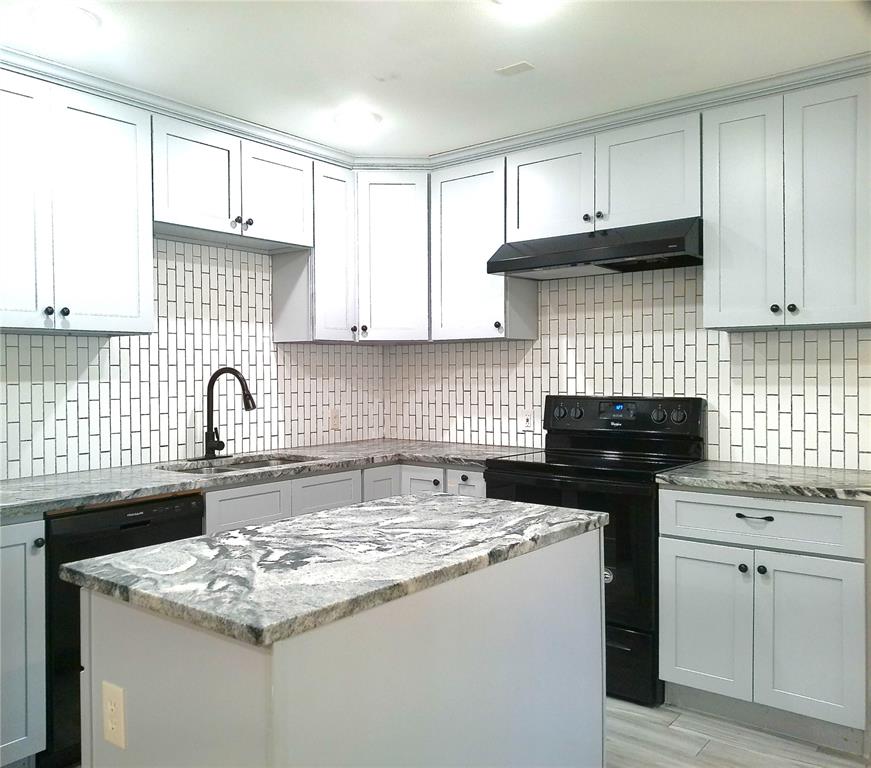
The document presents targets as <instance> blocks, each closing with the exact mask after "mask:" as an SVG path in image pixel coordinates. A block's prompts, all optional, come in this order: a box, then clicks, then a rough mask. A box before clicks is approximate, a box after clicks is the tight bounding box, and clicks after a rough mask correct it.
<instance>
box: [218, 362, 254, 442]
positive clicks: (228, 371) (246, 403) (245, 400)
mask: <svg viewBox="0 0 871 768" xmlns="http://www.w3.org/2000/svg"><path fill="white" fill-rule="evenodd" d="M224 375H228V376H234V377H235V378H236V379H237V381H238V382H239V386H240V387H241V389H242V406H243V407H244V408H245V410H246V411H253V410H254V409H255V408H256V407H257V405H256V404H255V403H254V398H253V397H252V396H251V390H250V389H248V382H247V381H245V377H244V376H243V375H242V374H241V373H239V371H237V370H236V369H235V368H229V367H227V366H224V367H223V368H218V370H217V371H215V372H214V373H213V374H212V377H211V378H210V379H209V384H208V386H207V387H206V456H205V457H206V458H207V459H214V458H215V457H216V453H217V451H223V450H224V441H223V440H221V438H220V435H219V434H218V430H217V428H216V427H215V383H216V382H217V381H218V379H219V378H221V376H224Z"/></svg>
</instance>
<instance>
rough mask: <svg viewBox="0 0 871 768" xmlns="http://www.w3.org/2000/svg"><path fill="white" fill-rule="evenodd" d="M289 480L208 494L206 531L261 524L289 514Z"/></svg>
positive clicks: (219, 530) (211, 531)
mask: <svg viewBox="0 0 871 768" xmlns="http://www.w3.org/2000/svg"><path fill="white" fill-rule="evenodd" d="M290 510H291V499H290V481H289V480H281V481H278V482H276V483H260V484H259V485H248V486H245V487H244V488H227V489H223V490H219V491H209V492H208V493H206V533H207V534H213V533H220V532H221V531H228V530H232V529H233V528H241V527H242V526H245V525H260V524H261V523H269V522H273V521H275V520H282V519H284V518H286V517H290Z"/></svg>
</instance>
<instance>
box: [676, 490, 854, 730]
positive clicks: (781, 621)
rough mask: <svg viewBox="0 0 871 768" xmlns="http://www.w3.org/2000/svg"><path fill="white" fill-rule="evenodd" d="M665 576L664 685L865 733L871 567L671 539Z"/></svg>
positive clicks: (762, 550)
mask: <svg viewBox="0 0 871 768" xmlns="http://www.w3.org/2000/svg"><path fill="white" fill-rule="evenodd" d="M742 501H743V502H745V503H746V502H747V499H743V500H742ZM659 572H660V583H659V590H660V598H659V599H660V652H659V664H660V677H661V678H662V679H663V680H666V681H669V682H673V683H679V684H681V685H686V686H691V687H694V688H699V689H701V690H705V691H710V692H712V693H719V694H723V695H726V696H731V697H733V698H736V699H743V700H745V701H753V702H756V703H758V704H765V705H768V706H771V707H776V708H778V709H782V710H787V711H789V712H795V713H797V714H800V715H805V716H808V717H814V718H817V719H820V720H825V721H828V722H831V723H837V724H840V725H845V726H849V727H851V728H858V729H862V728H864V727H865V696H866V690H865V686H866V659H865V653H866V649H865V610H866V608H865V605H866V603H865V564H864V563H863V562H857V561H850V560H841V559H834V558H830V557H819V556H814V555H808V554H793V553H787V552H776V551H772V550H768V549H760V548H751V547H740V546H726V545H720V544H709V543H703V542H699V541H688V540H684V539H675V538H667V537H663V538H661V539H660V542H659Z"/></svg>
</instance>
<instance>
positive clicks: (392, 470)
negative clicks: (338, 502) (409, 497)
mask: <svg viewBox="0 0 871 768" xmlns="http://www.w3.org/2000/svg"><path fill="white" fill-rule="evenodd" d="M400 470H401V467H400V466H399V464H388V465H386V466H383V467H370V468H369V469H364V470H363V501H375V499H386V498H387V497H388V496H399V495H400V494H401V493H402V490H401V485H402V477H401V475H402V472H401V471H400Z"/></svg>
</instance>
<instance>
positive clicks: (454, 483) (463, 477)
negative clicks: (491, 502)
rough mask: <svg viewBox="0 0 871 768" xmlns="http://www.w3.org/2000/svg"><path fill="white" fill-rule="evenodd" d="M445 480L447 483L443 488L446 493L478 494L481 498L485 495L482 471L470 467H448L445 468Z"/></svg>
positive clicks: (459, 494)
mask: <svg viewBox="0 0 871 768" xmlns="http://www.w3.org/2000/svg"><path fill="white" fill-rule="evenodd" d="M445 481H446V485H447V487H446V488H445V490H446V491H447V492H448V493H454V494H456V495H457V496H479V497H481V498H484V497H485V496H486V495H487V486H486V485H485V483H484V473H483V472H476V471H474V470H470V469H448V470H445Z"/></svg>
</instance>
